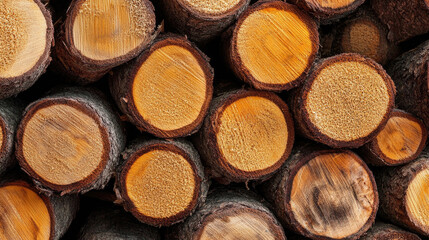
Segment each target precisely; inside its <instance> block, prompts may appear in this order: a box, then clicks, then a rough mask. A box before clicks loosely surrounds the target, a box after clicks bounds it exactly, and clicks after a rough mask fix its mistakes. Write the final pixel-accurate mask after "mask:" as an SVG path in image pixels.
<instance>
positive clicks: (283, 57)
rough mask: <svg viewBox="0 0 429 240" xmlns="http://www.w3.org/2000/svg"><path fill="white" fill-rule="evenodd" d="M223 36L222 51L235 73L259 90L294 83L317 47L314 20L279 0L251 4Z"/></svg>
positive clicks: (316, 50)
mask: <svg viewBox="0 0 429 240" xmlns="http://www.w3.org/2000/svg"><path fill="white" fill-rule="evenodd" d="M262 26H263V27H262ZM224 38H225V39H224V45H225V46H224V48H225V51H226V53H225V55H226V58H227V61H228V63H229V65H230V67H231V69H232V70H233V71H234V73H235V75H236V76H237V77H238V78H239V79H241V80H242V81H244V82H246V83H248V84H250V85H252V87H254V88H257V89H262V90H273V91H282V90H288V89H291V88H293V87H296V86H298V85H299V84H300V83H302V81H303V79H304V78H305V76H306V75H307V73H308V71H309V69H310V67H311V65H312V64H313V61H314V59H315V57H316V54H317V52H318V49H319V33H318V31H317V25H316V22H315V21H314V20H313V19H312V18H311V17H310V16H308V15H307V14H305V13H304V12H302V11H300V10H299V9H298V8H297V7H296V6H294V5H291V4H288V3H285V2H282V1H258V2H257V3H255V4H253V5H252V6H250V7H249V8H248V9H247V10H246V11H244V12H243V14H242V15H241V16H240V18H239V19H238V21H237V23H236V24H235V25H234V26H233V27H231V29H230V30H228V31H227V32H226V33H225V36H224Z"/></svg>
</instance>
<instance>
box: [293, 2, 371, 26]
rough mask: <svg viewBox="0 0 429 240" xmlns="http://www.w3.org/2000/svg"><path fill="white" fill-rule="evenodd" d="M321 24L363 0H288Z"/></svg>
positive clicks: (356, 5)
mask: <svg viewBox="0 0 429 240" xmlns="http://www.w3.org/2000/svg"><path fill="white" fill-rule="evenodd" d="M289 2H291V3H293V4H296V5H297V6H299V7H300V8H302V9H303V10H305V11H306V12H309V13H311V14H312V15H313V16H314V17H315V18H316V19H317V20H319V21H320V23H322V24H330V23H332V22H335V21H337V20H338V19H340V18H342V17H344V16H347V15H348V14H350V13H351V12H353V11H355V10H356V9H357V8H358V7H359V6H360V5H362V3H364V2H365V0H336V1H325V0H290V1H289Z"/></svg>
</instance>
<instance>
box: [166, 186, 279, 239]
mask: <svg viewBox="0 0 429 240" xmlns="http://www.w3.org/2000/svg"><path fill="white" fill-rule="evenodd" d="M165 239H171V240H176V239H177V240H179V239H180V240H199V239H202V240H203V239H204V240H217V239H224V240H236V239H276V240H286V236H285V233H284V230H283V227H282V226H281V225H280V223H279V222H278V220H277V219H276V217H275V216H274V214H273V213H272V212H271V211H270V210H269V209H268V207H267V206H266V205H265V204H264V203H263V202H262V201H261V200H260V198H258V197H257V196H255V194H251V193H250V192H248V191H244V190H234V191H232V190H216V191H212V192H211V193H210V194H209V196H208V198H207V201H206V203H205V204H204V205H203V206H202V207H201V208H199V209H198V210H197V211H196V212H195V213H194V214H193V215H192V216H190V217H189V218H187V219H186V220H185V222H183V223H181V224H178V225H175V226H173V227H172V228H170V229H168V230H167V234H166V238H165Z"/></svg>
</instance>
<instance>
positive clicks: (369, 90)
mask: <svg viewBox="0 0 429 240" xmlns="http://www.w3.org/2000/svg"><path fill="white" fill-rule="evenodd" d="M386 84H387V83H386V82H385V81H384V80H383V77H382V76H381V75H380V74H379V73H378V72H377V70H376V69H374V68H373V67H371V66H369V65H367V64H365V63H361V62H355V61H345V60H344V61H343V62H335V63H332V64H330V65H328V66H326V67H325V68H324V69H323V70H322V71H321V72H320V73H319V74H318V75H317V77H316V78H315V80H314V82H313V84H312V86H311V89H310V91H309V93H308V97H307V103H306V106H305V108H306V110H307V112H308V117H309V118H310V120H311V122H312V123H313V124H314V125H315V126H316V127H317V129H319V131H320V132H322V133H323V134H325V135H327V136H328V137H330V138H332V139H335V140H338V141H352V140H355V139H358V138H362V137H366V136H368V135H369V134H370V133H371V132H373V131H374V130H375V129H377V128H378V126H379V125H380V123H381V121H382V120H383V117H384V116H385V114H386V113H387V111H388V110H389V100H390V97H389V92H388V87H387V85H386Z"/></svg>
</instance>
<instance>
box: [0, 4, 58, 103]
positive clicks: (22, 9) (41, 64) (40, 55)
mask: <svg viewBox="0 0 429 240" xmlns="http://www.w3.org/2000/svg"><path fill="white" fill-rule="evenodd" d="M0 16H1V17H0V19H1V20H0V32H1V33H2V34H1V36H0V99H3V98H8V97H12V96H14V95H17V94H18V93H20V92H22V91H24V90H27V89H28V88H30V87H31V86H32V85H33V84H34V83H35V82H36V81H37V79H38V78H39V77H40V76H41V75H42V74H43V73H44V72H45V71H46V68H47V67H48V65H49V63H50V62H51V58H50V53H51V45H52V43H53V38H54V27H53V24H52V18H51V14H50V13H49V12H48V11H47V10H46V8H45V6H44V5H43V4H42V3H41V2H40V0H31V1H28V0H4V1H2V2H1V3H0Z"/></svg>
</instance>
